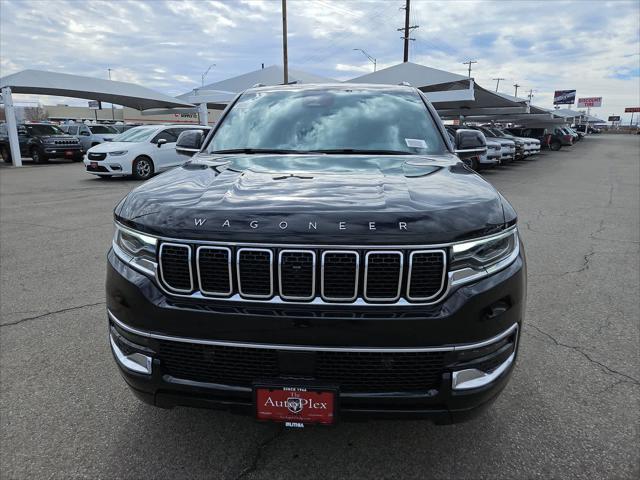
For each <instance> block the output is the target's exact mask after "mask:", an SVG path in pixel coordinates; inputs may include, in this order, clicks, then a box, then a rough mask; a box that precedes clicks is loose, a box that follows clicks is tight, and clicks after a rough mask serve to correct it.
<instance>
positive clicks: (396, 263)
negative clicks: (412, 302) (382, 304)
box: [364, 252, 402, 301]
mask: <svg viewBox="0 0 640 480" xmlns="http://www.w3.org/2000/svg"><path fill="white" fill-rule="evenodd" d="M366 258H367V262H366V269H365V274H364V275H365V280H364V281H365V287H364V298H366V299H367V300H374V301H393V300H397V299H398V298H399V297H400V287H401V285H402V282H401V281H400V280H401V279H402V253H401V252H368V253H367V257H366Z"/></svg>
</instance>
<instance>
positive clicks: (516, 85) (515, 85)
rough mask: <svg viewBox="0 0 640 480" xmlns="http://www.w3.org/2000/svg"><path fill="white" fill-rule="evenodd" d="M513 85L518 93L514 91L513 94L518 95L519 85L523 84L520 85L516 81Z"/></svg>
mask: <svg viewBox="0 0 640 480" xmlns="http://www.w3.org/2000/svg"><path fill="white" fill-rule="evenodd" d="M513 86H514V87H516V93H514V95H513V96H514V97H517V96H518V87H521V86H522V85H518V84H517V83H515V84H514V85H513Z"/></svg>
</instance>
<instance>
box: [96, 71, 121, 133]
mask: <svg viewBox="0 0 640 480" xmlns="http://www.w3.org/2000/svg"><path fill="white" fill-rule="evenodd" d="M107 72H109V80H111V69H110V68H107ZM95 112H96V123H98V111H97V110H95ZM111 120H113V122H114V123H115V121H116V113H115V111H114V110H113V103H112V104H111Z"/></svg>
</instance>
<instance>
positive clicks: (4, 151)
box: [0, 145, 11, 163]
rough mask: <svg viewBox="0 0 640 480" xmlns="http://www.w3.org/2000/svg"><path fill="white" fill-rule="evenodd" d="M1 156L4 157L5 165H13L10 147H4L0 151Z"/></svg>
mask: <svg viewBox="0 0 640 480" xmlns="http://www.w3.org/2000/svg"><path fill="white" fill-rule="evenodd" d="M0 155H2V160H4V163H11V150H9V147H7V146H6V145H3V146H2V149H0Z"/></svg>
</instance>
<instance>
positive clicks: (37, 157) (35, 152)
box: [31, 147, 47, 163]
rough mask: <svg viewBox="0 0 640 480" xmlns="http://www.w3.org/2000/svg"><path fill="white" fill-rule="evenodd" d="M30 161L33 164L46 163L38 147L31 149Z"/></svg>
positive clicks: (45, 158)
mask: <svg viewBox="0 0 640 480" xmlns="http://www.w3.org/2000/svg"><path fill="white" fill-rule="evenodd" d="M31 160H33V163H45V162H46V161H47V157H46V156H45V155H44V154H43V153H42V152H41V151H40V149H39V148H38V147H33V148H32V149H31Z"/></svg>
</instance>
